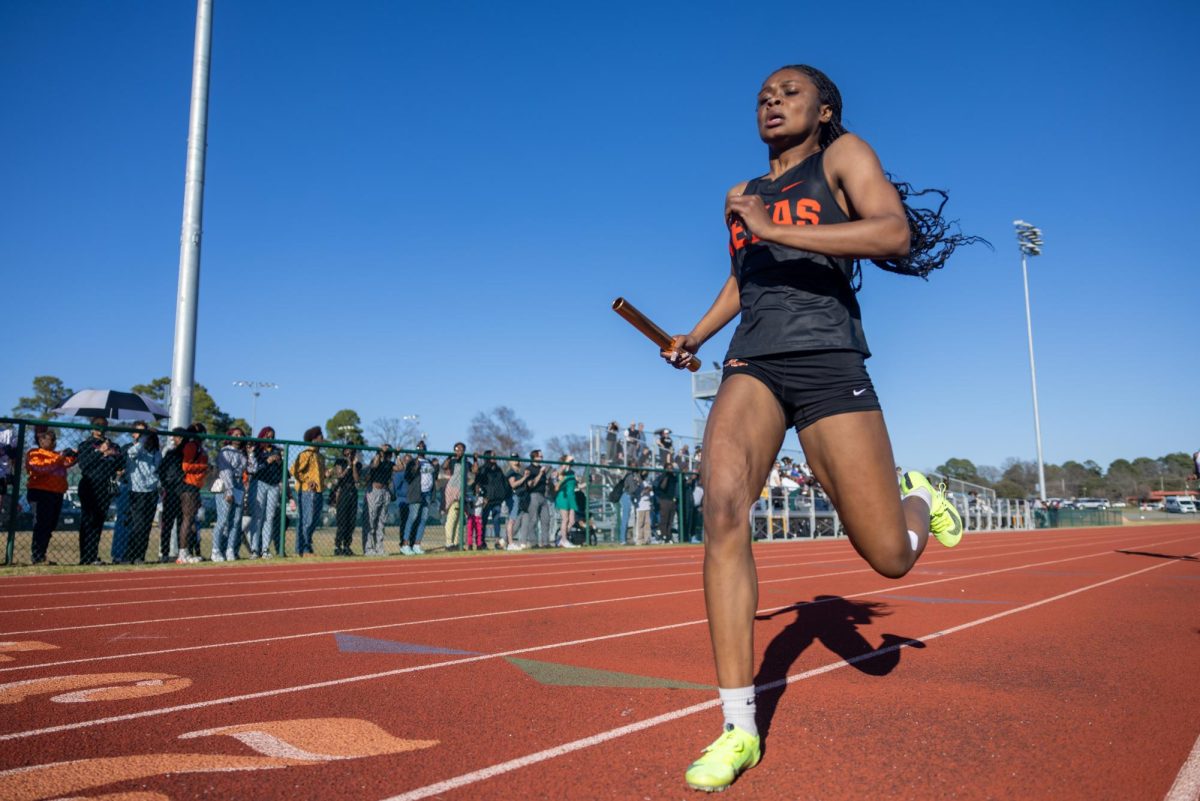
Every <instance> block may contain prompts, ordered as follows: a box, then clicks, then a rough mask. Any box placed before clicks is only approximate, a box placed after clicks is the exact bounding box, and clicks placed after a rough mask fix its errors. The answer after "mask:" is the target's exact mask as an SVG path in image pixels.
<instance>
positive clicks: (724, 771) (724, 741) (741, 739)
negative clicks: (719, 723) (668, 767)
mask: <svg viewBox="0 0 1200 801" xmlns="http://www.w3.org/2000/svg"><path fill="white" fill-rule="evenodd" d="M760 759H762V748H761V741H760V740H759V738H758V737H756V736H755V735H753V734H750V733H748V732H746V731H743V730H742V729H739V728H738V727H737V726H734V725H733V724H732V723H726V724H725V731H724V732H722V733H721V736H720V737H718V738H717V739H716V741H715V742H713V744H712V745H710V746H709V747H708V748H705V749H704V753H703V754H701V756H700V758H699V759H697V760H696V761H695V762H693V763H692V765H691V767H689V768H688V769H687V775H686V776H685V778H686V779H687V783H688V786H689V787H691V788H692V789H693V790H703V791H704V792H706V793H714V792H716V793H719V792H721V791H722V790H724V789H725V788H726V787H728V786H729V785H731V784H733V780H734V779H736V778H737V777H738V774H740V773H741V772H742V771H746V770H750V768H752V767H754V766H755V765H757V764H758V760H760Z"/></svg>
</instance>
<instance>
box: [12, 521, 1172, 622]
mask: <svg viewBox="0 0 1200 801" xmlns="http://www.w3.org/2000/svg"><path fill="white" fill-rule="evenodd" d="M1078 544H1079V543H1077V542H1070V543H1064V544H1058V545H1048V546H1046V547H1043V548H1034V549H1030V550H1027V551H1025V552H1024V553H1025V554H1031V553H1038V552H1040V551H1055V550H1061V549H1063V548H1069V547H1072V546H1074V545H1078ZM1151 544H1152V545H1153V544H1157V543H1151ZM1137 547H1149V546H1137ZM979 550H981V549H974V550H972V553H973V554H978V551H979ZM991 556H993V554H982V555H974V556H969V557H961V558H949V559H941V560H939V561H938V563H939V564H941V563H946V562H974V561H979V560H980V559H988V558H991ZM840 562H854V563H859V560H858V559H856V558H853V557H851V558H847V559H837V560H826V561H824V562H822V563H820V564H837V563H840ZM812 565H813V563H812V562H810V561H800V562H790V563H784V564H777V565H760V569H762V570H778V569H783V568H791V567H806V566H812ZM871 572H873V571H872V570H871V569H870V568H867V567H859V568H855V569H853V570H850V571H845V572H843V573H832V574H828V575H845V574H846V573H871ZM688 575H694V573H693V572H684V573H661V574H658V575H654V576H629V577H625V578H614V579H598V580H596V581H576V582H571V583H569V584H543V585H538V586H533V587H507V588H499V589H489V590H476V591H472V592H462V591H458V592H454V593H440V594H436V595H412V596H404V597H402V598H380V599H374V600H369V601H342V602H339V603H327V604H311V605H309V606H299V607H297V606H291V607H288V608H285V609H278V608H277V609H246V610H239V611H236V612H214V613H210V614H203V615H181V616H176V617H166V618H149V619H143V620H128V621H119V620H118V621H108V622H105V623H89V624H81V625H77V626H57V627H52V628H43V629H24V630H19V631H7V632H0V637H15V636H18V635H27V634H50V633H54V632H60V631H83V630H87V629H101V628H113V627H118V626H136V625H149V624H155V623H178V622H180V621H184V620H211V619H215V618H229V617H242V616H245V615H274V614H288V613H295V612H302V611H311V610H314V609H338V608H345V607H355V606H377V605H380V604H392V603H405V602H409V601H423V600H438V599H442V598H447V597H455V598H465V597H469V596H478V595H489V594H492V593H495V594H497V595H499V594H501V593H512V592H523V591H525V590H531V591H532V590H547V589H562V588H564V587H582V586H589V585H596V584H618V583H621V582H629V581H649V580H655V579H669V578H679V577H681V576H688ZM815 577H816V576H810V578H815Z"/></svg>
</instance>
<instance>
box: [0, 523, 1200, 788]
mask: <svg viewBox="0 0 1200 801" xmlns="http://www.w3.org/2000/svg"><path fill="white" fill-rule="evenodd" d="M755 554H756V559H757V561H758V566H759V579H760V583H761V587H760V610H761V611H760V615H759V619H758V621H757V622H756V626H755V637H756V647H757V649H758V652H759V664H761V665H762V668H761V670H760V671H759V675H758V676H757V678H756V684H758V685H759V687H760V695H759V711H760V718H761V719H762V722H761V723H760V728H764V729H765V730H766V731H767V736H766V739H765V754H764V758H763V762H762V763H761V764H760V765H759V766H758V767H757V768H755V769H754V770H752V771H750V772H748V773H747V774H746V775H745V776H743V777H742V778H741V779H739V781H738V782H737V783H736V784H735V785H734V786H733V787H732V788H731V789H730V790H729V795H727V796H725V797H726V798H733V797H742V798H753V799H796V798H811V799H825V800H826V801H849V799H855V801H857V799H861V798H864V797H865V798H889V799H921V800H922V801H927V800H928V799H939V798H955V799H1009V798H1013V799H1016V798H1020V799H1031V798H1032V799H1042V798H1054V799H1088V800H1089V801H1090V800H1091V799H1121V800H1122V801H1136V800H1138V799H1154V800H1155V801H1158V800H1159V799H1170V801H1185V800H1186V801H1195V799H1196V798H1197V797H1200V743H1198V740H1197V737H1198V735H1200V620H1198V615H1197V612H1198V611H1200V525H1195V524H1188V525H1171V526H1154V527H1128V528H1108V529H1080V530H1068V531H1038V532H1018V533H1008V534H975V535H968V537H967V538H966V539H965V540H964V542H963V543H962V545H961V546H960V547H958V548H955V549H953V550H946V549H942V548H938V547H936V546H934V547H931V549H930V550H929V551H928V552H927V553H926V554H925V556H924V557H923V558H922V560H921V562H920V563H919V564H918V565H917V567H916V568H915V569H914V570H913V571H912V572H911V573H910V574H909V575H908V576H906V577H905V578H904V579H901V580H899V581H891V580H888V579H884V578H881V577H880V576H878V575H876V574H875V573H873V572H872V571H871V570H870V569H869V568H867V567H866V565H865V563H863V562H862V561H861V560H860V559H859V558H858V557H857V556H856V555H855V554H854V553H853V551H852V549H851V548H850V546H849V544H848V543H847V542H846V541H845V540H839V541H821V542H787V543H771V544H761V545H756V546H755ZM702 555H703V554H702V550H701V549H700V548H699V547H688V546H681V547H676V548H641V549H625V550H604V551H595V552H591V551H583V552H580V551H573V552H542V553H522V554H486V555H482V554H481V555H475V556H463V557H460V558H445V559H442V558H422V559H419V560H412V559H409V560H370V561H368V560H357V561H353V562H336V563H334V562H322V563H307V564H294V563H293V564H280V563H274V564H263V563H254V564H245V565H237V566H223V567H195V568H182V569H181V568H176V569H170V570H140V571H124V572H122V571H117V570H108V571H104V572H92V573H86V574H73V575H56V576H25V577H11V578H7V579H4V580H3V581H0V588H2V589H3V592H2V593H0V708H3V709H4V712H5V714H4V715H3V717H2V718H0V771H2V772H0V798H3V799H5V801H22V800H23V799H28V801H34V800H35V799H55V798H72V799H76V798H92V799H101V798H102V799H105V800H106V801H164V800H165V799H174V800H175V801H182V800H183V799H193V798H253V799H274V798H280V799H285V798H286V799H297V798H323V799H326V798H327V799H367V801H384V799H387V800H388V801H393V800H396V801H398V800H399V799H419V798H443V799H512V798H527V799H541V798H554V799H598V798H599V799H609V798H611V799H683V798H692V799H696V798H700V797H702V796H700V795H699V794H697V793H694V792H693V791H690V790H688V789H687V787H686V786H685V785H684V783H683V771H684V769H685V768H686V766H687V765H688V763H689V762H690V761H691V760H692V759H693V758H694V757H695V755H696V754H697V753H698V751H699V749H700V748H702V747H703V746H704V745H706V744H707V743H708V742H709V741H711V740H712V739H713V738H714V737H715V736H716V734H717V733H718V732H719V727H720V711H719V707H718V704H717V703H716V701H715V695H716V694H715V690H714V689H713V688H712V686H711V685H712V684H713V683H714V676H713V670H712V659H711V656H710V653H709V646H708V637H707V629H706V627H705V615H704V603H703V593H702V591H701V572H700V571H701V559H702Z"/></svg>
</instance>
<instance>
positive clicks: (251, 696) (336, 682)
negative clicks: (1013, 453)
mask: <svg viewBox="0 0 1200 801" xmlns="http://www.w3.org/2000/svg"><path fill="white" fill-rule="evenodd" d="M1174 541H1175V540H1165V541H1162V542H1154V543H1147V544H1146V545H1141V546H1137V547H1141V548H1145V547H1150V546H1153V545H1160V544H1165V543H1167V542H1174ZM1110 554H1111V551H1102V552H1098V553H1093V554H1085V555H1082V556H1073V557H1067V558H1064V559H1059V560H1054V561H1051V562H1039V563H1035V564H1031V565H1017V566H1013V567H1005V568H997V569H995V570H989V571H984V572H981V573H976V574H972V575H970V576H953V577H949V578H943V579H934V580H932V581H927V582H921V583H918V584H913V585H910V586H914V587H915V586H925V585H928V584H942V583H945V582H950V581H959V580H962V579H964V578H978V577H981V576H989V575H994V574H998V573H1007V572H1010V571H1013V570H1020V569H1022V568H1023V567H1039V566H1042V565H1047V564H1057V563H1059V562H1070V561H1075V560H1077V559H1088V558H1094V557H1096V556H1107V555H1110ZM1168 564H1173V562H1164V563H1160V564H1156V565H1151V566H1150V567H1148V568H1143V569H1141V570H1136V571H1134V572H1132V573H1126V574H1123V575H1121V576H1117V577H1115V578H1110V579H1106V580H1104V581H1101V582H1097V583H1095V584H1091V585H1088V586H1086V587H1082V588H1080V589H1076V590H1071V591H1068V592H1066V593H1062V594H1060V595H1056V596H1054V597H1052V598H1049V599H1045V600H1042V601H1035V602H1033V603H1030V604H1026V605H1025V606H1022V607H1018V608H1015V609H1010V610H1006V611H1004V612H1000V613H997V614H995V615H989V616H988V617H985V618H981V619H979V620H977V621H975V622H972V623H966V624H963V625H961V626H955V627H953V628H951V629H946V630H944V631H942V632H936V633H934V634H932V635H926V637H923V638H918V639H921V640H923V641H925V640H931V639H936V638H937V637H940V636H944V635H945V634H949V633H954V632H957V631H962V630H964V629H968V628H972V627H973V626H976V625H979V624H980V623H984V622H989V621H992V620H998V619H1000V618H1002V617H1007V616H1008V615H1011V614H1015V613H1016V612H1019V611H1024V610H1026V609H1033V608H1035V607H1038V606H1041V605H1043V604H1045V603H1049V602H1050V601H1055V600H1059V599H1062V598H1067V597H1070V596H1071V595H1075V594H1077V593H1080V592H1084V591H1085V590H1089V589H1094V588H1096V587H1102V586H1104V585H1106V584H1111V583H1113V582H1115V581H1120V580H1122V579H1125V578H1129V577H1131V576H1136V575H1139V574H1141V573H1145V572H1147V571H1149V570H1153V569H1156V568H1159V567H1165V566H1166V565H1168ZM892 589H893V588H888V589H887V590H882V591H881V590H870V591H867V592H860V593H854V594H852V595H850V594H848V595H844V596H840V597H842V598H859V597H863V596H868V595H879V594H881V592H890V591H892ZM792 606H793V604H785V605H783V606H778V607H771V608H768V609H763V610H759V611H758V612H756V614H768V613H771V612H775V611H778V610H780V609H788V608H790V607H792ZM707 622H708V620H707V618H700V619H698V620H688V621H683V622H681V623H669V624H666V625H662V626H652V627H649V628H644V629H637V630H634V631H623V632H615V633H612V634H602V635H598V636H595V637H586V638H582V639H577V640H568V641H566V642H557V643H549V644H547V645H533V646H527V647H524V648H515V649H511V650H508V651H501V652H498V653H492V654H479V655H475V656H469V657H463V658H460V659H449V660H444V661H441V662H434V663H430V664H425V665H415V666H411V667H406V668H397V669H395V670H387V671H382V672H378V673H369V674H365V675H359V676H347V677H344V678H340V679H330V680H326V681H320V682H312V683H309V684H302V685H298V686H293V687H281V688H278V689H275V690H263V691H260V692H255V693H245V694H242V695H234V696H228V697H225V698H214V699H210V700H207V701H196V702H193V703H190V704H179V705H176V706H170V707H164V708H160V709H147V710H143V711H141V712H131V713H129V714H126V715H115V716H112V717H106V718H98V719H93V720H83V721H77V722H75V723H64V724H61V725H58V726H49V727H46V728H42V729H33V730H29V731H22V732H11V733H8V734H3V735H0V741H5V740H18V739H24V738H27V737H34V736H38V735H42V734H54V733H57V732H63V731H74V730H77V729H84V728H89V727H92V726H99V725H103V724H107V723H120V722H123V721H128V720H137V719H140V718H148V717H157V716H159V715H167V714H171V713H174V712H182V711H186V710H191V709H204V708H207V707H211V706H218V705H222V704H231V703H237V702H240V701H250V700H255V699H259V698H271V697H275V696H280V695H288V694H292V693H297V692H304V691H307V690H316V689H323V688H326V687H337V686H341V685H346V684H355V683H358V682H362V681H371V680H374V679H380V678H387V677H390V676H399V675H403V674H406V673H417V672H422V671H425V670H433V669H436V668H442V667H452V666H455V665H464V664H469V663H472V662H482V661H486V660H491V659H502V658H505V657H509V656H516V655H518V654H528V653H535V652H539V651H548V650H553V649H556V648H569V647H572V646H576V645H584V644H587V643H594V642H602V641H605V640H616V639H622V638H624V637H631V636H637V635H641V634H651V633H656V632H660V631H668V630H671V629H677V628H682V627H685V626H694V625H698V624H702V623H707ZM890 650H894V646H889V648H888V649H881V650H880V651H875V652H871V653H869V654H865V655H863V656H862V657H861V658H856V659H855V660H854V661H855V662H858V661H861V659H866V658H870V657H871V656H875V655H878V654H881V653H889V652H890ZM847 664H852V662H845V661H844V660H843V661H841V662H835V663H832V664H831V665H827V666H825V667H823V668H817V669H815V670H814V671H808V672H807V673H804V674H797V676H794V677H790V678H789V679H787V680H786V681H793V680H798V679H799V678H807V677H809V676H810V675H817V674H818V673H823V672H827V671H828V670H834V669H836V668H838V667H843V666H845V665H847ZM781 681H783V680H781ZM774 686H778V683H773V684H770V685H765V686H764V688H762V689H767V688H770V687H774ZM702 708H703V709H706V708H708V707H707V706H701V707H699V708H697V709H696V711H699V709H702ZM689 709H691V707H689ZM669 714H671V713H669ZM689 714H690V713H689ZM680 717H682V715H680ZM664 722H665V721H664ZM564 753H566V752H564ZM546 758H549V757H546ZM538 761H541V760H538ZM518 767H520V766H518ZM421 797H423V796H421Z"/></svg>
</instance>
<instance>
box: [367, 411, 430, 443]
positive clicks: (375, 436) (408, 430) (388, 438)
mask: <svg viewBox="0 0 1200 801" xmlns="http://www.w3.org/2000/svg"><path fill="white" fill-rule="evenodd" d="M368 433H369V434H370V435H371V444H372V445H382V444H384V443H385V442H386V443H387V444H388V445H391V446H393V447H395V448H403V449H409V448H415V447H416V445H417V441H418V440H419V439H421V429H420V428H418V427H417V421H416V420H405V419H403V418H400V417H380V418H378V419H377V420H375V422H373V423H371V427H370V429H369V430H368Z"/></svg>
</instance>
